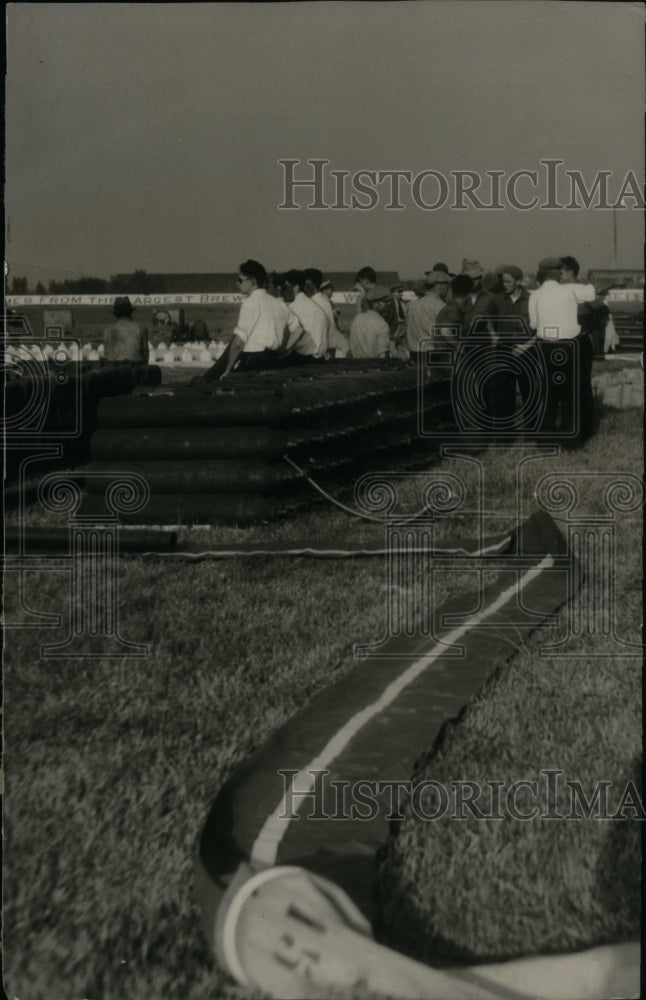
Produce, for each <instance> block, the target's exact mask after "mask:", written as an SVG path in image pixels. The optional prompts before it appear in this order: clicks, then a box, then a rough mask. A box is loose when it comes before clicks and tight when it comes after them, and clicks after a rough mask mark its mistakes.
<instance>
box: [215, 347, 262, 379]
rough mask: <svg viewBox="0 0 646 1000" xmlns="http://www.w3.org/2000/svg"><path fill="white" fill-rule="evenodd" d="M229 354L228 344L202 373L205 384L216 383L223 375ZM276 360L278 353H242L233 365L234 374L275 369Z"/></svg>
mask: <svg viewBox="0 0 646 1000" xmlns="http://www.w3.org/2000/svg"><path fill="white" fill-rule="evenodd" d="M230 354H231V344H228V345H227V347H226V348H225V350H224V351H223V353H222V354H221V355H220V357H219V358H218V360H217V361H216V362H215V364H213V365H211V367H210V368H209V370H208V371H206V372H205V373H204V380H205V381H206V382H217V380H218V379H219V378H220V376H221V375H224V372H225V370H226V367H227V364H228V362H229V355H230ZM277 360H278V352H277V351H270V350H268V349H266V350H264V351H243V352H242V354H241V355H240V357H239V358H238V360H237V361H236V363H235V365H234V366H233V371H234V372H257V371H266V370H267V369H268V368H275V367H276V365H277Z"/></svg>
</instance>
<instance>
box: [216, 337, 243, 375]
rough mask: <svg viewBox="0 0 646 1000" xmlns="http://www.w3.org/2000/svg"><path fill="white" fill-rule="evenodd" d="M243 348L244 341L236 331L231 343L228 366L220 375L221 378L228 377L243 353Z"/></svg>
mask: <svg viewBox="0 0 646 1000" xmlns="http://www.w3.org/2000/svg"><path fill="white" fill-rule="evenodd" d="M243 349H244V343H243V341H242V340H241V339H240V337H239V336H238V334H237V333H234V334H233V337H232V338H231V344H230V345H229V359H228V361H227V366H226V368H225V370H224V371H223V372H222V374H221V375H220V378H221V379H223V378H226V377H227V375H228V374H229V372H230V371H231V369H232V368H233V366H234V365H235V363H236V361H237V360H238V358H239V357H240V355H241V354H242V351H243Z"/></svg>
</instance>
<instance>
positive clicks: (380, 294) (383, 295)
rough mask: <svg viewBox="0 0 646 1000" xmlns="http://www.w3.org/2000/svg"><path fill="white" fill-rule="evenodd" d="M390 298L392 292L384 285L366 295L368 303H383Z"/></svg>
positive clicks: (372, 289)
mask: <svg viewBox="0 0 646 1000" xmlns="http://www.w3.org/2000/svg"><path fill="white" fill-rule="evenodd" d="M389 298H390V291H389V289H388V288H384V286H383V285H375V287H374V288H371V289H370V291H369V292H368V293H367V295H366V302H383V301H384V299H389Z"/></svg>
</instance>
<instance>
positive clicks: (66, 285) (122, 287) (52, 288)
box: [9, 269, 158, 295]
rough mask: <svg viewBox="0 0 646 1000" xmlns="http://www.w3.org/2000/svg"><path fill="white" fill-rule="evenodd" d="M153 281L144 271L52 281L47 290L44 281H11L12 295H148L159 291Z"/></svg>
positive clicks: (16, 279)
mask: <svg viewBox="0 0 646 1000" xmlns="http://www.w3.org/2000/svg"><path fill="white" fill-rule="evenodd" d="M157 290H158V289H156V288H153V281H152V279H151V277H150V275H148V274H147V273H146V271H144V270H141V269H140V270H138V271H134V272H133V273H132V274H119V275H117V274H114V275H112V277H111V278H109V279H106V278H93V277H91V276H84V277H82V278H72V279H70V278H66V279H65V280H64V281H50V282H49V285H48V286H47V288H45V286H44V284H43V283H42V281H39V282H38V284H37V285H36V286H35V287H32V286H30V285H29V282H28V280H27V278H24V277H15V278H12V281H11V291H10V293H9V294H10V295H103V294H106V293H110V292H126V293H133V294H134V293H137V294H141V295H147V294H149V293H150V292H154V291H157Z"/></svg>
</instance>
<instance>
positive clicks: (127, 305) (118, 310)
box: [112, 295, 135, 316]
mask: <svg viewBox="0 0 646 1000" xmlns="http://www.w3.org/2000/svg"><path fill="white" fill-rule="evenodd" d="M134 311H135V307H134V306H133V304H132V302H131V301H130V299H129V298H128V296H127V295H117V297H116V299H115V300H114V305H113V306H112V312H113V314H114V315H115V316H131V315H132V313H133V312H134Z"/></svg>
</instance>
